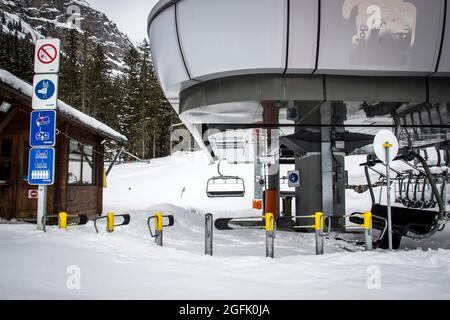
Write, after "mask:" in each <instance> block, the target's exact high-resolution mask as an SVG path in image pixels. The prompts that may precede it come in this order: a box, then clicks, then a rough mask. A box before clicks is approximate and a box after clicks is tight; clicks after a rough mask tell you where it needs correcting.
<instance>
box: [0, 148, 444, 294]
mask: <svg viewBox="0 0 450 320" xmlns="http://www.w3.org/2000/svg"><path fill="white" fill-rule="evenodd" d="M354 160H355V161H356V159H354ZM351 162H352V160H351V159H350V160H349V164H351ZM215 170H216V167H215V166H213V165H209V164H208V160H207V158H206V157H205V156H204V155H203V154H202V153H201V152H197V153H191V154H182V153H178V154H176V155H174V156H172V157H167V158H164V159H158V160H154V161H152V163H151V164H125V165H119V166H117V167H115V168H114V169H113V171H112V173H111V175H110V177H109V178H108V184H109V186H108V189H107V190H106V194H105V207H106V208H105V212H106V211H108V210H114V212H116V213H130V214H131V215H132V221H131V224H130V225H129V226H127V227H122V228H117V230H116V231H115V232H114V233H113V234H107V233H106V232H104V231H103V229H104V224H103V225H100V229H101V230H102V232H101V233H100V234H99V235H97V234H96V233H95V231H94V228H93V225H92V223H89V224H88V225H86V226H82V227H79V228H72V229H70V230H69V231H67V232H63V231H59V230H57V229H56V228H55V227H49V230H48V233H46V234H44V233H42V232H39V231H37V230H36V229H35V226H33V225H0V257H2V258H1V259H0V271H1V272H0V298H6V299H10V298H19V297H20V298H62V299H80V298H86V299H100V298H113V299H120V298H136V299H317V298H325V299H393V298H406V299H417V298H425V299H449V298H450V285H449V284H450V251H449V250H444V249H439V250H416V248H418V244H417V243H410V244H409V245H408V246H407V247H408V248H409V249H406V250H401V251H398V252H394V253H388V252H386V251H382V250H379V251H375V252H364V251H361V250H360V249H358V248H359V247H357V246H351V245H350V246H349V245H347V246H346V247H345V248H344V247H343V246H342V242H340V241H336V240H333V239H328V240H327V241H326V246H325V251H326V254H325V255H324V256H315V255H314V237H313V235H311V234H294V233H286V232H278V233H277V238H276V240H275V256H276V258H275V259H273V260H272V259H266V258H265V257H264V255H265V241H264V240H265V239H264V232H263V231H259V230H252V231H244V230H239V231H232V232H224V231H222V232H220V231H214V256H213V257H206V256H204V254H203V250H204V214H205V213H206V212H208V211H209V212H212V213H214V215H215V217H218V216H228V215H233V216H236V215H245V216H249V215H258V214H259V213H258V212H256V211H254V210H252V209H248V208H249V207H250V204H251V198H252V187H251V184H252V166H251V165H248V166H241V165H240V166H228V165H224V166H223V169H222V171H223V172H224V173H230V174H240V175H242V176H243V177H245V179H246V182H247V185H248V189H249V191H248V195H247V196H246V197H245V198H243V199H220V200H217V199H207V198H206V195H205V193H204V188H205V183H206V179H207V178H208V177H209V176H210V175H214V174H215ZM183 187H185V188H186V190H185V192H184V194H183V196H182V197H180V195H181V191H182V189H183ZM347 196H348V198H347V200H348V202H349V207H351V208H352V207H364V206H367V205H369V206H370V204H368V203H367V202H368V196H367V194H362V195H359V194H356V193H355V192H353V191H348V193H347ZM168 203H171V204H168ZM157 211H161V212H163V213H164V214H173V215H174V216H175V220H176V225H175V226H174V227H172V228H168V229H166V230H165V234H164V247H162V248H161V247H157V246H156V245H155V243H154V242H153V240H152V239H150V237H149V233H148V229H147V226H146V220H147V218H148V217H149V216H150V215H153V214H154V213H155V212H157ZM448 235H449V234H448V233H442V234H441V235H439V237H441V238H442V239H445V238H446V239H448V238H449V237H448ZM432 242H433V243H434V245H435V246H436V247H444V248H449V247H448V246H447V245H448V244H445V241H444V242H439V239H438V238H436V239H434V240H432ZM429 244H430V243H428V244H427V243H422V244H419V245H420V246H422V248H423V249H427V248H428V247H429ZM346 249H347V250H348V249H351V250H355V251H356V252H348V251H347V250H346ZM70 266H76V267H79V268H80V272H81V289H80V290H70V289H68V288H67V286H66V282H67V281H68V273H67V270H68V267H70ZM373 270H376V271H377V272H379V275H380V278H379V280H380V287H379V289H374V288H373V287H371V286H368V285H367V284H368V282H369V284H370V283H371V282H370V281H371V277H370V276H371V274H372V271H373ZM268 288H270V290H268Z"/></svg>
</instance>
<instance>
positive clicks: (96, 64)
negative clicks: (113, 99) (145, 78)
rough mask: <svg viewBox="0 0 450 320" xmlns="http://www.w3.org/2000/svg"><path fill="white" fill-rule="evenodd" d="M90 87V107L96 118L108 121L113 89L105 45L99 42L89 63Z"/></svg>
mask: <svg viewBox="0 0 450 320" xmlns="http://www.w3.org/2000/svg"><path fill="white" fill-rule="evenodd" d="M89 65H90V67H89V84H88V86H89V88H90V92H91V94H90V97H91V99H90V109H91V114H92V116H93V117H95V118H96V119H99V120H100V121H102V122H105V123H108V122H109V120H110V119H108V115H109V99H108V96H109V94H110V91H111V82H110V72H109V69H110V67H109V64H108V58H107V56H106V54H105V52H104V49H103V46H102V45H101V44H97V45H96V47H95V50H94V53H93V56H92V60H91V62H90V63H89Z"/></svg>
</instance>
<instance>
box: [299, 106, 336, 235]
mask: <svg viewBox="0 0 450 320" xmlns="http://www.w3.org/2000/svg"><path fill="white" fill-rule="evenodd" d="M333 109H334V110H337V111H338V113H339V111H340V109H339V104H336V105H335V104H332V103H331V102H323V103H321V104H320V105H316V106H311V105H310V104H308V103H305V104H304V105H300V106H299V119H300V124H301V125H302V126H301V127H298V128H297V129H296V130H301V128H305V127H306V128H308V127H307V126H308V124H310V125H311V124H318V123H320V124H321V125H322V126H321V127H319V126H311V127H309V128H308V130H309V131H310V132H313V133H314V134H316V136H317V137H320V141H311V142H310V145H308V144H306V145H305V148H306V149H308V150H310V151H308V152H306V154H305V155H304V156H303V157H301V158H299V159H296V161H295V167H296V170H298V171H299V172H300V177H301V185H300V187H299V188H296V215H297V216H308V215H311V214H313V213H314V212H323V213H324V214H326V215H328V216H342V215H344V214H345V178H344V177H345V174H344V172H345V170H344V159H345V158H344V156H345V154H343V153H333V148H334V147H335V146H334V145H333V143H334V142H335V141H334V139H333V130H334V129H333V127H332V126H331V124H332V123H334V124H336V121H337V122H338V123H340V122H341V119H336V118H342V121H343V117H341V115H339V116H338V117H336V116H335V117H334V119H333V118H332V112H334V111H333ZM311 110H313V112H311ZM342 123H343V122H342ZM339 130H342V129H340V128H339ZM308 220H309V219H299V221H298V222H300V223H301V224H304V225H308V224H311V223H312V222H313V221H312V220H311V221H308ZM334 221H337V220H336V219H334ZM334 227H337V226H336V225H334Z"/></svg>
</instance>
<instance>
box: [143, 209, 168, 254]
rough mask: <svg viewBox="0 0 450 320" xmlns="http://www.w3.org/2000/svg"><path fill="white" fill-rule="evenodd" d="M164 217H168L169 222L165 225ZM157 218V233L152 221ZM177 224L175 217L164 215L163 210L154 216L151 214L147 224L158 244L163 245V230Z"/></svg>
mask: <svg viewBox="0 0 450 320" xmlns="http://www.w3.org/2000/svg"><path fill="white" fill-rule="evenodd" d="M164 218H167V219H168V220H169V222H168V223H167V224H166V225H164V223H163V222H164ZM153 219H155V233H153V231H152V227H151V225H150V222H151V221H152V220H153ZM173 225H175V218H174V216H173V215H166V216H165V215H163V214H162V213H161V212H158V213H156V214H155V215H154V216H151V217H149V218H148V219H147V226H148V230H149V232H150V236H151V237H152V238H154V239H155V242H156V244H157V245H159V246H162V245H163V230H164V228H166V227H171V226H173Z"/></svg>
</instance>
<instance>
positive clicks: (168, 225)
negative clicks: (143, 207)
mask: <svg viewBox="0 0 450 320" xmlns="http://www.w3.org/2000/svg"><path fill="white" fill-rule="evenodd" d="M163 218H167V219H169V223H168V224H166V225H163V227H164V228H165V227H172V226H173V225H174V224H175V218H174V216H173V215H167V216H163Z"/></svg>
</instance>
